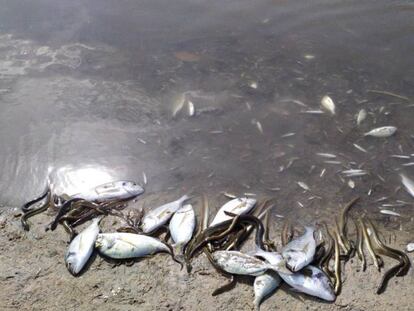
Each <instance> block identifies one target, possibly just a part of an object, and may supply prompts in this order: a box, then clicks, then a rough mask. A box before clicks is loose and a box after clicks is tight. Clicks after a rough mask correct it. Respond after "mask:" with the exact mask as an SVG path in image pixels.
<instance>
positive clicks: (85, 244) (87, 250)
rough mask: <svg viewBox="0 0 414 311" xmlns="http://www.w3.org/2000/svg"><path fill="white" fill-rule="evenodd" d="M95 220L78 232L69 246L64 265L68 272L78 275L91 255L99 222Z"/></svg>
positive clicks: (98, 219)
mask: <svg viewBox="0 0 414 311" xmlns="http://www.w3.org/2000/svg"><path fill="white" fill-rule="evenodd" d="M100 220H101V218H95V219H94V220H92V223H91V224H90V225H89V226H88V227H86V228H85V229H84V230H82V232H80V233H79V234H78V235H77V236H76V237H75V238H74V239H73V240H72V241H71V242H70V244H69V247H68V249H67V251H66V254H65V263H66V267H67V268H68V270H69V272H70V273H72V274H73V275H77V274H79V272H80V271H81V270H82V269H83V267H84V266H85V264H86V263H87V262H88V260H89V258H90V257H91V255H92V252H93V249H94V246H95V241H96V238H97V236H98V234H99V221H100Z"/></svg>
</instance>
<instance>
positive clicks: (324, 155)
mask: <svg viewBox="0 0 414 311" xmlns="http://www.w3.org/2000/svg"><path fill="white" fill-rule="evenodd" d="M316 154H317V155H318V156H320V157H323V158H328V159H335V158H336V155H334V154H332V153H323V152H318V153H316Z"/></svg>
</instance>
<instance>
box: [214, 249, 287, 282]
mask: <svg viewBox="0 0 414 311" xmlns="http://www.w3.org/2000/svg"><path fill="white" fill-rule="evenodd" d="M212 256H213V259H214V261H215V262H216V264H217V266H219V267H220V268H221V269H223V270H224V271H226V272H228V273H231V274H238V275H252V276H258V275H262V274H263V273H265V272H266V271H267V270H273V271H276V272H277V271H279V270H281V268H282V269H283V267H282V266H284V264H283V262H282V263H280V265H272V264H268V263H266V262H264V261H262V260H260V259H257V258H256V257H254V256H251V255H247V254H243V253H241V252H239V251H216V252H214V253H213V254H212Z"/></svg>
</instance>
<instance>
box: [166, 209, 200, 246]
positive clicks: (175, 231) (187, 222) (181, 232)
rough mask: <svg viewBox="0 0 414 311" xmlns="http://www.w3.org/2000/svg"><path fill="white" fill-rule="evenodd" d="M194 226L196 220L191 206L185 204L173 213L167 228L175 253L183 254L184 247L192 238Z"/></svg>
mask: <svg viewBox="0 0 414 311" xmlns="http://www.w3.org/2000/svg"><path fill="white" fill-rule="evenodd" d="M195 225H196V218H195V214H194V209H193V207H192V206H191V204H186V205H184V206H183V207H181V208H180V209H179V210H178V211H176V212H175V214H174V216H173V217H172V218H171V221H170V225H169V228H170V234H171V238H172V239H173V241H174V244H173V247H174V248H175V249H176V253H182V252H183V249H184V247H185V246H186V245H187V243H188V242H189V241H190V240H191V238H192V236H193V233H194V228H195Z"/></svg>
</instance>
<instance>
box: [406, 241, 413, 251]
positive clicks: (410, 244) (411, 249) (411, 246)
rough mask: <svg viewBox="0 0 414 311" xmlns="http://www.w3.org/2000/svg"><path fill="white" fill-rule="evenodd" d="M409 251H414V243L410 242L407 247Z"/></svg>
mask: <svg viewBox="0 0 414 311" xmlns="http://www.w3.org/2000/svg"><path fill="white" fill-rule="evenodd" d="M406 250H407V252H409V253H410V252H412V251H414V243H408V244H407V247H406Z"/></svg>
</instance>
